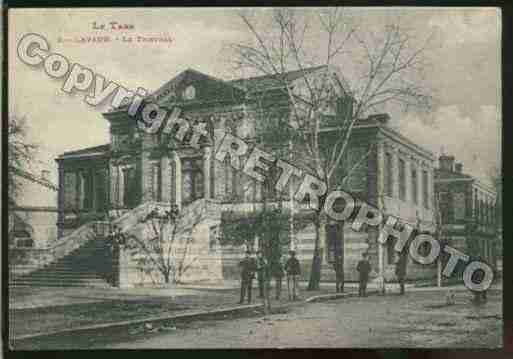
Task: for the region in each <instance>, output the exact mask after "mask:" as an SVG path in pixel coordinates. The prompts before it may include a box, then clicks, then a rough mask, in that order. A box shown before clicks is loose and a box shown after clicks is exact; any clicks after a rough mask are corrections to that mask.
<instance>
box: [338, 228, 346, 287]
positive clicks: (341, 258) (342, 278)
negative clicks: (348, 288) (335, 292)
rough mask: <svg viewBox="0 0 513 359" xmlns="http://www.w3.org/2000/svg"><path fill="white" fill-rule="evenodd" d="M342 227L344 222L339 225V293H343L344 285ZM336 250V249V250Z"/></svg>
mask: <svg viewBox="0 0 513 359" xmlns="http://www.w3.org/2000/svg"><path fill="white" fill-rule="evenodd" d="M344 227H345V222H344V221H342V222H340V223H339V226H338V228H339V230H340V242H339V246H340V258H339V260H340V263H339V266H340V268H339V270H340V273H339V274H338V275H339V281H340V292H344V284H345V278H344V277H345V273H344V262H345V260H344V256H345V248H344V241H345V238H344ZM337 249H338V248H337Z"/></svg>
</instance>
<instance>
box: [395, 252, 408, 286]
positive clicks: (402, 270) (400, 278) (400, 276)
mask: <svg viewBox="0 0 513 359" xmlns="http://www.w3.org/2000/svg"><path fill="white" fill-rule="evenodd" d="M407 259H408V256H407V255H406V254H404V253H401V254H399V259H398V260H397V262H396V264H395V276H396V277H397V282H398V283H399V286H400V287H401V291H400V294H401V295H403V294H404V281H405V279H406V264H407V262H408V261H407Z"/></svg>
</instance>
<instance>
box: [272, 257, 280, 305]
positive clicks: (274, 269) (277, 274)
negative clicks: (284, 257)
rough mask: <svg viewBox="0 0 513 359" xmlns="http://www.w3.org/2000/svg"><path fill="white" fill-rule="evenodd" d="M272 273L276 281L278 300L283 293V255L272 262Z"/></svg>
mask: <svg viewBox="0 0 513 359" xmlns="http://www.w3.org/2000/svg"><path fill="white" fill-rule="evenodd" d="M271 273H272V276H273V277H274V283H275V286H276V300H279V299H280V295H281V284H282V279H283V264H282V263H281V255H279V256H278V257H277V258H275V259H274V260H273V261H272V262H271Z"/></svg>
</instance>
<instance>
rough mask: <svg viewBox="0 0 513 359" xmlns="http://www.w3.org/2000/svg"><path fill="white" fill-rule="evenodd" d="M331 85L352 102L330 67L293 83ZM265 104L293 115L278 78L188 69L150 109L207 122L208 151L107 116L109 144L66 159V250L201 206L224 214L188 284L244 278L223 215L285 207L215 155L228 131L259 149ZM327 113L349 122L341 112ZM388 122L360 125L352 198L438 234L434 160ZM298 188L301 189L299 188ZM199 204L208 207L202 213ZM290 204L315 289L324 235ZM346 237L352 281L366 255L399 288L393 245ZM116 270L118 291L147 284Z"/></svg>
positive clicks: (204, 228) (62, 217)
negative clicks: (94, 234)
mask: <svg viewBox="0 0 513 359" xmlns="http://www.w3.org/2000/svg"><path fill="white" fill-rule="evenodd" d="M326 74H327V75H328V77H327V78H328V79H329V80H330V81H333V83H334V84H337V85H334V86H338V87H337V88H336V89H335V91H336V93H338V96H339V98H342V99H344V98H345V97H346V96H347V92H346V89H345V88H344V85H343V83H344V82H343V80H341V79H342V77H341V76H340V73H339V72H338V71H337V70H336V69H334V68H332V67H326V66H319V67H313V68H308V69H305V70H303V71H292V72H289V73H286V74H284V76H283V78H284V79H285V82H286V83H289V84H291V85H292V86H301V81H302V80H303V78H304V76H311V77H315V76H321V75H322V76H325V75H326ZM335 80H337V81H335ZM262 99H263V101H264V102H266V101H267V102H266V104H270V103H273V104H274V106H270V107H269V108H273V109H277V111H280V110H283V109H284V108H285V109H287V108H288V102H287V101H288V100H287V96H286V93H284V91H283V86H282V85H280V82H277V81H276V80H275V79H274V78H272V77H269V76H261V77H253V78H249V79H241V80H235V81H223V80H220V79H216V78H213V77H211V76H208V75H205V74H202V73H200V72H197V71H194V70H190V69H189V70H186V71H184V72H182V73H180V74H179V75H178V76H176V77H175V78H173V79H172V80H170V81H169V82H167V83H166V84H164V85H163V86H162V87H161V88H160V89H158V90H157V91H156V92H155V93H153V94H152V95H151V96H150V97H149V98H148V100H151V101H152V102H156V103H157V104H158V105H159V106H160V107H161V108H165V109H168V110H169V111H173V110H174V109H175V108H180V110H181V118H184V119H186V120H187V121H189V123H190V124H191V126H194V125H199V124H202V123H205V124H206V128H207V131H208V133H209V134H210V136H207V137H208V138H207V139H203V140H202V141H201V146H200V148H198V149H196V148H192V147H191V146H189V145H188V144H187V141H185V142H178V141H175V140H173V139H172V138H170V137H169V136H166V135H165V133H163V132H162V131H159V132H156V133H155V134H150V133H146V132H143V131H140V130H138V127H137V125H136V122H135V121H134V120H133V119H132V118H131V117H129V115H128V113H127V109H128V105H124V106H121V107H119V108H117V109H114V110H112V111H109V112H107V113H104V114H103V116H104V118H105V119H106V120H107V121H109V124H110V135H111V141H110V143H108V144H105V145H101V146H96V147H92V148H86V149H82V150H78V151H72V152H66V153H64V154H62V155H61V156H59V158H57V160H56V161H57V163H58V166H59V195H58V209H59V210H58V222H57V223H58V232H59V237H62V238H63V240H64V239H65V238H66V236H67V235H69V234H70V233H72V232H73V231H75V230H76V229H77V228H79V227H80V226H82V225H84V224H86V223H88V222H90V221H94V220H105V219H107V218H108V217H109V215H113V214H115V213H118V214H124V216H130V213H132V212H134V209H135V208H140V207H141V205H142V204H144V203H153V202H156V203H162V204H170V203H171V204H175V205H177V206H178V207H179V208H181V209H182V211H187V210H191V209H190V208H192V207H191V206H195V207H194V208H196V209H197V210H199V208H200V207H201V206H207V207H208V206H215V208H217V209H218V213H216V214H212V213H213V212H212V211H210V212H209V211H207V212H208V213H210V214H209V215H206V216H205V217H204V218H202V219H201V223H199V226H200V227H198V228H201V230H197V231H194V233H195V234H194V236H195V237H194V243H195V244H196V249H195V250H196V252H197V253H200V254H199V257H198V258H199V259H198V261H197V262H196V263H195V264H194V265H192V266H191V273H195V274H194V275H189V277H188V280H209V279H210V280H212V279H215V280H221V279H223V278H234V277H235V276H237V273H238V269H237V266H236V265H237V263H238V261H239V259H240V258H241V256H242V252H243V248H242V247H228V246H226V247H223V248H221V247H220V246H219V244H218V237H219V236H220V233H221V232H222V213H224V212H228V211H229V212H239V213H244V214H249V215H251V213H254V211H258V210H259V208H261V206H262V202H263V199H264V198H265V199H266V201H268V202H273V201H274V202H276V201H277V199H276V198H277V197H275V195H274V194H273V193H272V190H271V191H270V190H269V189H268V188H267V187H266V186H262V185H261V184H260V183H258V182H256V181H255V180H254V179H252V178H249V177H248V176H247V175H246V174H244V173H242V172H241V171H236V170H234V169H232V168H231V167H230V166H229V165H228V163H227V161H228V157H227V161H225V162H219V161H217V160H216V159H215V156H214V154H215V149H216V148H217V147H216V146H217V145H218V144H219V142H220V141H221V139H222V138H221V136H222V134H223V133H224V131H227V132H229V133H232V134H234V135H236V136H238V137H239V138H243V139H244V140H246V141H247V142H249V143H254V140H255V136H256V133H257V132H258V125H259V122H258V121H259V116H261V112H259V108H261V107H258V105H260V106H261V102H259V101H262ZM257 102H258V103H257ZM346 103H349V102H346ZM328 113H331V115H332V116H337V115H339V112H337V111H331V112H330V111H328ZM388 121H389V116H388V115H374V116H369V117H367V118H365V119H361V120H360V121H359V122H358V123H357V124H356V126H355V128H354V132H353V135H352V138H351V143H350V150H349V151H348V155H347V158H345V159H344V166H346V167H345V168H354V171H352V173H351V175H350V176H349V177H348V180H347V182H346V184H345V187H344V188H345V189H347V190H348V191H350V192H352V193H353V194H355V196H357V197H359V198H361V199H363V200H366V201H368V202H369V203H371V204H374V205H376V206H378V207H379V208H381V209H383V210H384V211H385V213H387V214H392V215H395V216H397V217H400V218H401V219H402V220H403V221H406V222H408V223H412V224H415V225H416V226H420V227H421V228H423V229H426V230H428V229H429V228H432V226H433V218H434V217H433V206H434V202H433V194H434V179H433V178H434V177H433V176H434V158H433V155H432V154H431V153H430V152H429V151H427V150H425V149H423V148H422V147H420V146H419V145H417V144H415V143H413V142H412V141H410V140H408V139H407V138H405V137H404V136H402V135H401V134H399V133H398V132H397V131H395V130H393V129H392V128H391V127H390V126H389V125H388ZM322 131H323V136H325V138H326V143H327V144H328V143H329V141H330V136H333V133H334V131H333V129H330V128H329V127H326V128H323V130H322ZM186 139H187V138H186ZM189 139H190V138H189ZM297 184H298V183H295V182H294V181H291V184H290V185H291V186H297ZM285 192H287V191H285ZM200 199H201V200H202V201H201V203H203V204H200V205H198V203H200V201H199V200H200ZM280 201H282V204H283V206H284V207H286V208H289V209H290V208H293V207H294V208H295V209H296V211H295V212H294V213H293V214H291V216H292V220H291V223H292V224H293V225H292V226H291V228H293V230H292V233H285V234H284V235H285V236H290V237H291V238H293V244H294V246H295V248H296V249H297V251H298V257H299V260H300V261H301V263H302V266H303V275H304V277H305V278H307V277H308V272H309V269H310V265H311V259H312V252H313V248H314V246H313V240H314V235H315V232H314V227H313V225H312V224H311V222H310V223H309V222H308V220H304V219H302V218H308V213H307V212H308V210H306V209H304V208H303V207H302V206H301V205H300V204H298V205H295V204H294V203H293V202H292V201H290V197H287V196H286V195H285V196H284V197H280ZM196 209H195V210H196ZM290 213H292V212H290ZM127 218H128V217H127ZM299 222H301V223H299ZM127 223H128V222H127ZM294 223H296V225H294ZM348 226H349V225H348V224H346V226H345V228H341V226H340V225H339V224H333V223H332V224H330V225H329V226H328V228H327V232H328V245H329V246H330V247H331V246H333V245H334V243H337V240H340V239H341V238H342V234H344V235H343V238H344V248H343V250H344V254H345V255H344V258H345V262H344V267H345V269H346V278H347V279H348V280H355V279H356V271H355V266H356V261H357V260H358V259H359V258H360V254H361V253H362V252H363V251H368V252H369V253H370V254H371V261H372V262H373V265H374V268H375V269H379V270H380V271H383V273H384V274H385V275H386V276H387V277H389V278H390V279H392V278H393V274H392V273H393V267H394V266H393V265H394V262H395V260H396V258H395V257H394V254H393V251H392V250H391V249H390V248H391V247H390V245H389V247H386V248H380V246H378V244H377V242H376V238H377V234H378V229H369V230H368V232H362V233H356V232H353V231H352V230H351V229H349V228H348ZM328 256H329V251H328ZM118 263H119V265H118V268H117V275H118V277H123V278H124V279H123V280H121V281H119V280H118V282H117V283H118V284H119V285H133V284H134V283H135V282H137V281H138V279H136V277H137V273H138V272H137V271H138V270H137V269H136V268H135V267H134V265H133V263H131V262H129V261H128V262H123V261H122V260H121V259H120V261H119V262H118ZM410 267H411V271H410V274H411V276H412V278H420V277H427V276H430V275H432V271H431V268H420V267H418V266H416V265H415V264H413V263H412V264H411V266H410ZM120 268H121V269H120ZM122 273H124V274H122ZM322 273H323V274H322V276H323V279H325V280H330V279H332V278H333V276H334V273H333V270H332V269H331V267H330V265H329V264H325V265H324V268H323V271H322ZM144 281H145V280H142V282H144Z"/></svg>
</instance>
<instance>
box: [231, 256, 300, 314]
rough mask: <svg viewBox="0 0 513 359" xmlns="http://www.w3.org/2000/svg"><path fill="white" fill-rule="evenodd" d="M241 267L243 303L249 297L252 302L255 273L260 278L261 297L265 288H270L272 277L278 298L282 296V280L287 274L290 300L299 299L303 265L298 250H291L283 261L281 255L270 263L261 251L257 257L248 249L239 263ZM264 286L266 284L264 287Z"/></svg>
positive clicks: (241, 296) (241, 297)
mask: <svg viewBox="0 0 513 359" xmlns="http://www.w3.org/2000/svg"><path fill="white" fill-rule="evenodd" d="M239 266H240V269H241V287H240V301H239V303H240V304H242V303H243V302H244V299H245V298H246V297H247V301H248V303H251V289H252V287H253V279H254V278H255V274H256V276H257V280H258V290H259V296H258V297H259V298H263V297H264V295H265V293H264V291H265V289H267V290H269V287H270V286H269V284H270V279H271V277H272V278H274V280H275V289H276V293H275V295H276V299H277V300H279V299H280V296H281V288H282V280H283V277H284V276H285V275H286V276H287V292H288V298H289V300H297V292H298V281H299V275H300V274H301V267H300V265H299V261H298V260H297V258H296V252H295V251H290V252H289V258H288V259H287V261H286V262H285V264H283V263H282V259H281V257H278V258H276V259H275V260H273V261H272V262H271V263H268V262H267V260H266V259H265V258H264V255H263V253H262V252H261V251H258V252H257V257H256V258H254V257H253V256H252V252H251V251H246V256H245V257H244V259H243V260H242V261H241V262H240V263H239ZM264 286H266V287H265V288H264Z"/></svg>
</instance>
